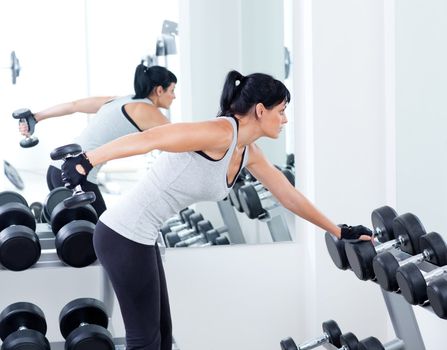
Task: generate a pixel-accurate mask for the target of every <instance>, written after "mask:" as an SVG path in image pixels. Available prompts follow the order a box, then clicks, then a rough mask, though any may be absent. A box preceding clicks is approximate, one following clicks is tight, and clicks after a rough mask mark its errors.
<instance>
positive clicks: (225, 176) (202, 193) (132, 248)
mask: <svg viewBox="0 0 447 350" xmlns="http://www.w3.org/2000/svg"><path fill="white" fill-rule="evenodd" d="M289 100H290V94H289V91H288V90H287V88H286V87H285V86H284V85H283V83H281V82H280V81H278V80H275V79H274V78H272V77H271V76H269V75H265V74H261V73H255V74H251V75H248V76H246V77H244V76H242V75H241V74H240V73H238V72H236V71H232V72H230V73H229V74H228V75H227V78H226V81H225V84H224V87H223V91H222V96H221V101H220V108H221V112H220V113H219V118H216V119H214V120H210V121H205V122H196V123H178V124H170V125H163V126H160V127H156V128H152V129H150V130H147V131H145V132H142V133H139V134H132V135H127V136H124V137H122V138H120V139H117V140H114V141H112V142H110V143H107V144H105V145H103V146H101V147H99V148H97V149H94V150H90V151H88V152H86V153H82V154H80V155H79V156H76V157H73V158H70V159H67V160H66V161H65V163H64V164H63V166H62V173H63V174H62V176H63V178H64V181H65V182H66V184H67V185H68V186H69V187H74V186H76V185H77V184H79V183H81V182H82V181H83V179H84V178H85V176H86V175H87V174H88V173H89V171H90V170H91V169H92V167H94V166H97V165H98V164H102V163H104V162H106V161H108V160H111V159H117V158H123V157H128V156H132V155H136V154H142V153H146V152H149V151H151V150H154V149H159V150H162V151H165V152H163V153H162V155H161V156H160V157H159V158H158V159H157V161H156V162H155V163H154V164H153V166H152V168H151V169H150V170H149V171H148V174H147V176H145V178H143V179H142V180H141V181H140V182H139V183H138V184H137V185H136V187H135V188H134V189H133V190H132V191H130V192H129V193H127V194H125V195H123V196H122V200H120V203H119V205H117V206H115V207H113V208H111V209H109V210H107V211H106V212H105V213H104V214H103V215H102V216H101V218H100V221H99V222H98V224H97V226H96V230H95V234H94V245H95V250H96V254H97V256H98V259H99V260H100V262H101V263H102V264H103V266H104V268H105V270H106V271H107V273H108V274H109V276H110V279H111V282H112V285H113V287H114V290H115V292H116V295H117V298H118V301H119V303H120V307H121V311H122V315H123V319H124V324H125V328H126V340H127V349H128V350H132V349H144V350H154V349H157V350H158V349H162V350H168V349H169V350H170V349H171V341H172V337H171V320H170V310H169V302H168V294H167V289H166V281H165V277H164V272H163V267H162V264H161V261H160V255H159V252H158V248H157V245H156V244H155V242H156V239H157V234H158V229H159V227H160V226H161V224H162V223H163V222H164V221H165V220H166V219H167V218H168V217H170V216H172V215H174V214H175V213H176V212H178V211H180V210H181V209H182V208H184V207H186V206H188V205H191V204H193V203H195V202H199V201H217V200H221V199H223V198H224V197H226V196H227V195H228V193H229V191H230V189H231V187H232V185H233V183H234V181H235V179H236V178H237V176H238V174H239V173H240V171H241V169H242V168H244V167H247V168H248V170H249V171H250V172H251V173H252V174H253V175H254V176H255V177H256V178H257V179H258V180H259V181H260V182H262V183H263V184H264V185H265V186H266V187H267V188H268V189H269V191H270V192H272V194H273V195H274V196H275V197H276V198H277V199H278V200H279V202H280V203H281V204H282V205H283V206H285V207H286V208H288V209H289V210H291V211H292V212H294V213H295V214H297V215H299V216H301V217H302V218H304V219H306V220H308V221H310V222H312V223H314V224H316V225H317V226H319V227H321V228H322V229H323V230H325V231H329V232H331V233H332V234H334V235H335V236H337V237H338V238H359V237H360V238H361V239H369V238H370V237H369V236H370V235H371V231H370V230H369V229H367V228H365V227H363V226H355V227H348V226H343V227H341V228H340V227H338V226H337V225H335V224H333V223H332V222H331V221H330V220H329V219H327V218H326V217H325V216H324V215H323V214H322V213H320V212H319V211H318V210H317V209H316V208H315V207H314V206H313V205H312V203H310V202H309V201H308V200H307V199H306V198H305V197H304V196H303V195H302V194H301V193H300V192H299V191H298V190H296V189H295V188H294V187H293V186H292V185H291V184H290V182H289V181H288V180H287V179H286V177H285V176H284V175H283V174H282V173H281V171H279V170H278V169H277V168H275V167H274V166H273V165H272V164H271V163H270V162H269V161H268V160H267V159H266V158H265V157H264V155H263V154H262V152H261V150H260V149H259V148H258V147H257V146H256V145H255V143H254V142H255V141H256V140H257V139H258V138H260V137H263V136H266V137H270V138H277V137H278V135H279V133H280V132H281V129H282V127H283V126H284V124H285V123H287V118H286V116H285V112H284V110H285V108H286V105H287V103H288V102H289Z"/></svg>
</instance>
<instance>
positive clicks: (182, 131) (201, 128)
mask: <svg viewBox="0 0 447 350" xmlns="http://www.w3.org/2000/svg"><path fill="white" fill-rule="evenodd" d="M232 137H233V128H232V126H231V124H230V123H228V122H227V121H225V120H223V119H222V118H221V119H220V120H219V119H215V120H211V121H204V122H194V123H175V124H165V125H161V126H157V127H154V128H151V129H148V130H145V131H143V132H138V133H134V134H130V135H126V136H123V137H120V138H118V139H116V140H114V141H111V142H109V143H106V144H105V145H103V146H100V147H98V148H96V149H95V150H92V151H88V152H87V153H86V156H87V157H88V159H89V161H90V163H91V164H92V166H96V165H98V164H102V163H105V162H107V161H109V160H112V159H118V158H125V157H130V156H134V155H138V154H145V153H148V152H150V151H152V150H154V149H158V150H160V151H167V152H189V151H215V152H219V151H221V150H222V151H223V152H225V151H226V150H227V149H228V147H229V145H230V143H231V140H232Z"/></svg>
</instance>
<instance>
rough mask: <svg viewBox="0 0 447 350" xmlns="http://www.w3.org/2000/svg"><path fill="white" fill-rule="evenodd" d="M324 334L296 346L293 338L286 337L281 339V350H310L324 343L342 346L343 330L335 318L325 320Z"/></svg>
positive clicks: (323, 325)
mask: <svg viewBox="0 0 447 350" xmlns="http://www.w3.org/2000/svg"><path fill="white" fill-rule="evenodd" d="M322 328H323V335H321V336H320V337H317V338H314V339H311V340H308V341H306V342H304V343H301V344H300V345H299V346H296V344H295V342H294V341H293V339H292V338H286V339H284V340H281V342H280V345H281V350H298V349H299V350H310V349H314V348H316V347H319V346H320V345H323V344H332V345H333V346H335V347H337V348H339V347H340V346H341V343H340V337H341V331H340V328H339V327H338V324H337V322H335V321H333V320H329V321H326V322H323V324H322Z"/></svg>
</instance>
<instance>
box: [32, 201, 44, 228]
mask: <svg viewBox="0 0 447 350" xmlns="http://www.w3.org/2000/svg"><path fill="white" fill-rule="evenodd" d="M29 208H30V209H31V212H32V213H33V215H34V219H35V220H36V222H37V223H38V224H40V223H41V222H42V211H43V204H42V203H41V202H32V203H31V204H30V205H29Z"/></svg>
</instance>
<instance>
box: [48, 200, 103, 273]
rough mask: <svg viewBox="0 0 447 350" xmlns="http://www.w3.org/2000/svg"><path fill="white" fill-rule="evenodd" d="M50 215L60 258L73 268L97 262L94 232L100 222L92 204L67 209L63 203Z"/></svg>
mask: <svg viewBox="0 0 447 350" xmlns="http://www.w3.org/2000/svg"><path fill="white" fill-rule="evenodd" d="M53 204H54V203H53ZM48 209H50V208H48ZM49 214H50V222H51V230H52V231H53V233H54V234H55V236H56V238H55V246H56V251H57V255H58V256H59V258H60V259H61V260H62V261H63V262H64V263H66V264H67V265H70V266H72V267H85V266H88V265H90V264H92V263H93V262H95V261H96V253H95V250H94V248H93V232H94V230H95V225H96V223H97V221H98V215H97V214H96V211H95V209H94V208H93V207H92V206H91V205H90V204H86V205H84V206H77V207H74V208H73V207H72V208H67V207H66V206H65V203H64V201H61V202H60V203H59V204H56V206H55V207H54V208H53V210H52V211H51V212H50V213H49Z"/></svg>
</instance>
